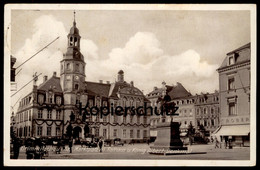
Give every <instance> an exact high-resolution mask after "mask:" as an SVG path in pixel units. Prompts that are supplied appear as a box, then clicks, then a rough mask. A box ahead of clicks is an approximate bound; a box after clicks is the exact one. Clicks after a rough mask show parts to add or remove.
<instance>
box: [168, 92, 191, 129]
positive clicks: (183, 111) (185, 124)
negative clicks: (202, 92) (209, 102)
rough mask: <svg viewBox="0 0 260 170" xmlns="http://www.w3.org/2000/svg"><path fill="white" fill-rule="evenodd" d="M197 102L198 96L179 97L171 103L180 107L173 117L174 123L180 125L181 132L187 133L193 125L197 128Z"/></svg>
mask: <svg viewBox="0 0 260 170" xmlns="http://www.w3.org/2000/svg"><path fill="white" fill-rule="evenodd" d="M195 101H196V96H192V95H191V96H187V97H178V98H175V99H173V100H172V101H171V102H174V103H175V106H176V107H178V110H177V112H176V113H177V114H178V115H176V116H173V117H172V120H173V121H174V122H179V123H180V125H181V126H180V132H182V133H183V134H185V133H187V131H188V128H189V126H190V125H192V126H193V127H194V128H195Z"/></svg>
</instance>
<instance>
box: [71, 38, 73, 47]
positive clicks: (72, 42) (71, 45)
mask: <svg viewBox="0 0 260 170" xmlns="http://www.w3.org/2000/svg"><path fill="white" fill-rule="evenodd" d="M72 45H73V38H72V37H70V46H72Z"/></svg>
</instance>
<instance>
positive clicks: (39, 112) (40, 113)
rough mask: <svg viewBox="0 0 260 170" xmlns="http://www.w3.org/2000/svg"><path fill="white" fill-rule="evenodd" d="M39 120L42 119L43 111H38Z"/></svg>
mask: <svg viewBox="0 0 260 170" xmlns="http://www.w3.org/2000/svg"><path fill="white" fill-rule="evenodd" d="M38 119H42V110H38Z"/></svg>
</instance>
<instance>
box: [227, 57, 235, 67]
mask: <svg viewBox="0 0 260 170" xmlns="http://www.w3.org/2000/svg"><path fill="white" fill-rule="evenodd" d="M232 64H235V59H234V56H231V57H229V59H228V65H232Z"/></svg>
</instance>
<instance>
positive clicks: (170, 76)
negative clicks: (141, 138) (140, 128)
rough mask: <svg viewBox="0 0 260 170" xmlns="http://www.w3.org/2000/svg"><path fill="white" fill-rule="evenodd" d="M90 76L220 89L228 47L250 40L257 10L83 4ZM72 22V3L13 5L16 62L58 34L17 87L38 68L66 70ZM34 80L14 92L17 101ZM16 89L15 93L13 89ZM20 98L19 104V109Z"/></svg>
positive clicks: (147, 87) (80, 23) (79, 16)
mask: <svg viewBox="0 0 260 170" xmlns="http://www.w3.org/2000/svg"><path fill="white" fill-rule="evenodd" d="M76 23H77V27H78V29H79V33H80V36H81V52H82V54H83V55H84V59H85V62H86V70H85V73H86V81H94V82H98V81H99V80H103V82H105V81H110V82H114V81H115V79H116V77H117V72H118V71H119V70H120V69H122V70H124V73H125V80H126V81H127V82H130V81H134V85H135V86H136V87H138V88H139V89H140V90H143V92H144V94H147V93H149V92H150V91H152V90H153V87H154V86H157V87H161V84H162V81H165V82H166V83H167V84H168V85H175V84H176V82H180V83H182V85H183V86H184V87H185V88H186V89H187V90H188V91H190V92H191V93H192V94H196V93H198V94H199V93H201V92H204V93H205V92H209V93H210V92H214V91H215V90H218V89H219V87H218V86H219V80H218V72H217V71H216V69H217V68H219V66H220V65H221V63H222V62H223V60H224V58H225V56H226V54H227V53H228V52H230V51H232V50H234V49H236V48H238V47H240V46H242V45H245V44H247V43H249V42H250V12H249V11H246V10H243V11H219V10H218V11H187V10H183V11H182V10H178V11H176V10H156V11H155V10H147V11H144V10H129V11H128V10H76ZM72 24H73V11H72V10H12V12H11V23H10V24H9V26H10V27H11V31H10V33H9V34H10V36H11V45H10V48H9V50H10V53H11V54H12V55H13V56H14V57H16V59H17V61H16V64H15V66H14V67H17V66H19V65H20V64H21V63H23V62H24V61H25V60H27V59H28V58H30V57H31V56H32V55H33V54H35V53H36V52H37V51H39V50H40V49H41V48H43V47H44V46H46V45H47V44H48V43H50V42H51V41H53V40H54V39H55V38H57V37H58V36H59V37H60V38H59V39H58V40H57V41H55V42H54V43H53V44H51V45H50V46H49V47H48V48H46V49H44V50H43V51H42V52H41V53H39V54H37V55H36V56H35V57H33V58H32V59H31V60H29V61H28V62H27V63H25V64H24V65H23V66H21V67H20V68H19V69H18V70H17V71H19V70H20V69H22V70H21V71H20V73H19V74H18V75H17V76H16V82H17V89H20V88H21V87H22V86H23V85H25V84H26V83H27V82H29V81H30V80H31V79H32V75H33V74H34V73H35V72H37V73H38V74H39V73H42V75H41V76H40V77H39V80H38V81H37V84H38V85H39V84H41V83H42V81H43V76H44V75H48V77H49V78H50V77H51V76H52V74H53V72H54V71H56V72H57V75H58V76H59V74H60V61H61V59H62V57H63V56H62V55H63V53H65V52H66V48H67V35H68V33H69V30H70V28H71V27H72ZM32 87H33V83H31V84H29V85H28V86H26V87H25V88H24V89H23V90H22V91H21V92H19V93H17V94H16V95H15V96H14V97H12V99H11V102H12V106H14V104H15V103H16V102H17V101H18V99H20V98H21V97H24V96H25V95H26V94H28V93H29V92H30V91H31V90H32ZM13 93H15V92H12V93H11V94H13ZM17 106H18V104H16V105H15V108H17Z"/></svg>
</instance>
